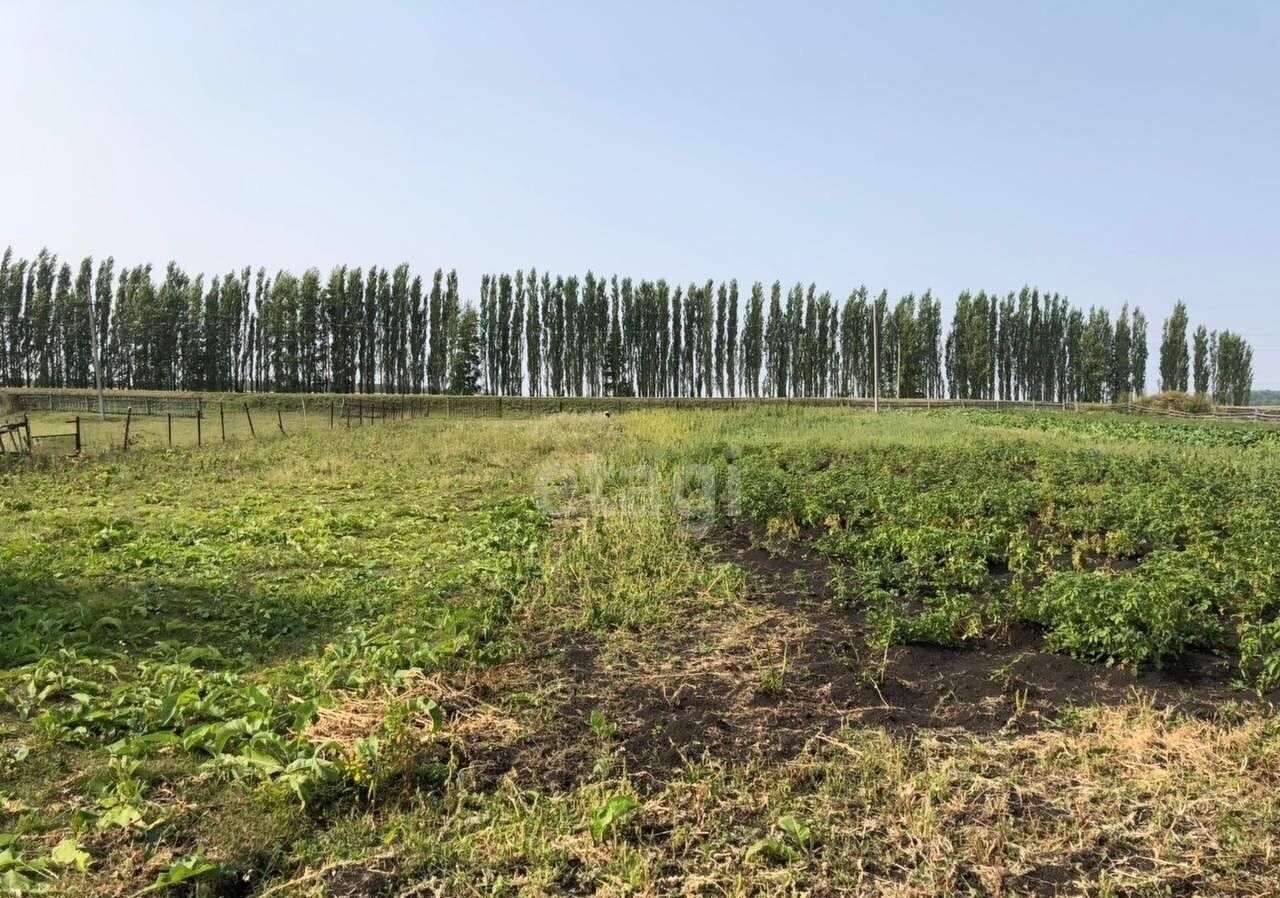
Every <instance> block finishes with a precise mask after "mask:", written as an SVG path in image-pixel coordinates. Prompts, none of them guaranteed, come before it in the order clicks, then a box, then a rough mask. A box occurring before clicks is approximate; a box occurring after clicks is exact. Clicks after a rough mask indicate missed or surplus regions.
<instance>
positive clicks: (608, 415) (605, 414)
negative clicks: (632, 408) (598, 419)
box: [604, 412, 613, 418]
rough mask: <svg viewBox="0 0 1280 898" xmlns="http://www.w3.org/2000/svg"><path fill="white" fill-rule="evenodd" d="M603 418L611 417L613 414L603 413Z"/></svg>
mask: <svg viewBox="0 0 1280 898" xmlns="http://www.w3.org/2000/svg"><path fill="white" fill-rule="evenodd" d="M604 416H605V417H606V418H609V417H612V416H613V412H605V413H604Z"/></svg>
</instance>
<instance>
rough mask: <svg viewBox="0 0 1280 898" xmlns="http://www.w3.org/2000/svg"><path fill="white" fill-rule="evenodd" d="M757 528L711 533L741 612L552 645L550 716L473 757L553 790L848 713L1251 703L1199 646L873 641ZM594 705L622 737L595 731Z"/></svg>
mask: <svg viewBox="0 0 1280 898" xmlns="http://www.w3.org/2000/svg"><path fill="white" fill-rule="evenodd" d="M759 536H760V534H759V532H758V531H756V530H755V529H753V528H750V527H747V526H740V527H738V528H735V529H722V530H717V531H713V532H711V533H710V534H708V535H707V536H706V537H705V539H706V544H707V547H708V551H709V552H711V553H712V555H713V557H714V558H715V559H716V560H718V561H722V562H732V563H733V564H736V565H738V566H739V567H741V568H742V569H743V570H744V571H745V572H746V574H747V583H748V599H749V603H750V604H749V606H748V607H747V608H744V609H741V613H740V614H738V615H732V614H731V615H730V618H729V619H725V618H724V616H723V615H721V616H717V615H715V614H712V615H707V616H705V617H704V618H699V617H697V616H696V615H691V616H690V617H689V619H688V620H687V621H683V620H682V621H680V622H673V623H672V625H670V626H668V627H665V628H663V630H662V631H661V632H660V633H659V634H657V635H656V636H655V635H654V634H643V635H641V636H639V637H637V636H635V635H625V634H624V635H620V636H619V637H617V638H615V639H612V640H610V645H609V647H608V650H607V651H606V649H605V647H604V646H603V645H602V644H601V643H600V642H599V641H598V640H597V639H596V638H595V637H594V636H592V635H590V634H579V635H576V636H574V637H571V641H569V642H567V643H563V642H562V643H559V644H555V643H551V644H549V645H548V646H547V649H548V664H547V665H546V666H545V667H544V668H543V671H544V675H545V676H548V677H550V678H551V693H550V705H551V712H550V714H549V716H548V717H547V719H546V720H545V721H544V725H542V726H539V727H536V728H534V730H533V731H532V732H530V733H529V734H528V735H527V736H526V738H524V740H523V741H522V742H520V743H519V744H517V745H511V746H506V747H505V748H501V749H495V751H494V752H492V753H486V755H485V756H484V757H483V758H480V757H477V758H475V759H474V760H475V761H476V763H477V765H478V766H477V771H487V773H488V774H489V775H501V774H502V773H505V772H506V771H508V770H515V771H516V772H517V775H519V776H520V778H521V779H522V780H523V781H525V782H531V783H532V784H537V785H541V786H545V787H549V788H552V789H557V790H559V789H565V788H570V787H572V786H573V785H574V784H576V783H579V782H582V781H584V780H586V779H588V778H589V777H590V776H591V772H592V767H593V764H595V763H596V761H597V760H598V759H599V758H600V757H601V756H602V755H613V756H614V757H617V758H620V759H621V760H623V761H625V764H626V767H627V770H628V771H629V772H630V773H631V774H632V775H633V777H635V778H636V779H638V780H640V781H641V782H643V781H644V780H645V779H652V780H654V781H661V780H663V779H665V778H666V777H667V775H668V774H669V773H670V772H671V771H672V770H674V769H678V768H680V767H682V766H683V765H684V764H685V763H686V762H688V761H699V760H702V759H703V758H707V759H711V760H719V761H722V762H726V763H744V762H748V761H750V760H761V761H776V760H785V759H788V758H790V757H794V756H795V755H796V754H798V753H799V752H800V751H801V750H802V749H803V748H804V746H805V745H806V744H808V743H810V742H811V741H813V740H821V739H822V738H823V737H824V736H826V735H829V734H831V733H834V732H835V731H837V730H839V729H840V728H842V727H844V726H867V727H875V728H882V729H885V730H887V731H889V732H891V733H895V734H899V735H903V736H910V735H911V734H914V733H916V732H918V731H922V730H928V731H930V732H934V733H941V734H947V733H951V734H955V735H963V734H966V733H967V734H993V733H999V732H1008V733H1016V732H1025V731H1028V730H1032V729H1035V728H1037V727H1041V726H1045V725H1046V724H1049V723H1051V722H1053V721H1055V720H1058V719H1060V717H1061V715H1062V713H1063V712H1064V711H1065V710H1066V709H1068V708H1070V707H1072V706H1088V705H1093V704H1103V705H1118V704H1121V703H1124V702H1127V701H1131V700H1132V699H1133V696H1134V694H1135V690H1137V691H1139V692H1141V693H1143V694H1144V695H1146V696H1147V697H1148V698H1149V700H1150V701H1151V702H1152V703H1153V704H1154V705H1155V706H1156V707H1158V708H1170V707H1173V708H1177V709H1178V710H1179V711H1182V712H1185V713H1189V714H1194V715H1201V716H1213V715H1215V714H1217V713H1219V711H1220V709H1221V708H1222V706H1223V704H1224V703H1226V702H1230V701H1236V702H1244V701H1247V700H1248V697H1247V696H1246V695H1245V694H1243V693H1240V692H1238V691H1236V690H1233V689H1232V688H1231V686H1230V680H1231V675H1232V672H1231V670H1230V668H1229V666H1228V665H1227V664H1226V663H1225V662H1224V661H1223V660H1222V659H1219V658H1215V657H1213V656H1210V655H1193V656H1191V657H1189V658H1187V659H1184V661H1183V662H1182V663H1181V664H1180V665H1178V666H1176V667H1172V668H1166V669H1164V670H1153V669H1144V670H1141V671H1139V672H1137V673H1133V672H1130V671H1126V670H1122V669H1119V668H1111V667H1106V666H1105V665H1098V664H1089V663H1085V662H1080V661H1075V660H1073V659H1071V658H1069V657H1066V656H1065V655H1059V654H1055V653H1053V652H1049V651H1047V650H1046V649H1045V647H1044V642H1043V639H1042V638H1041V636H1040V634H1039V633H1038V632H1037V631H1035V630H1034V629H1033V628H1031V627H1017V628H1014V629H1012V630H1011V631H1010V632H1009V633H1008V634H1006V635H1005V636H1004V637H1003V638H1001V639H998V640H996V639H991V640H986V641H983V642H980V643H978V644H976V645H973V646H970V647H966V648H962V649H950V648H943V647H939V646H930V645H908V646H895V647H893V648H891V649H890V650H889V651H888V653H887V654H886V653H884V652H883V651H876V650H873V649H870V648H869V647H868V646H867V642H866V638H867V635H868V634H869V632H870V626H869V624H868V622H867V620H866V618H865V616H864V615H863V614H862V613H861V612H853V611H841V610H837V609H835V608H834V607H833V606H832V604H831V602H830V599H831V598H832V596H831V593H830V589H829V587H828V586H827V583H828V580H829V579H830V570H829V562H828V560H827V559H825V558H823V557H822V556H821V555H819V554H818V553H817V552H815V551H813V550H811V549H809V548H807V547H806V546H805V545H804V544H803V543H801V542H798V541H797V542H790V543H787V544H785V545H784V546H783V547H782V548H781V549H779V547H778V546H777V544H776V540H775V541H774V543H773V544H772V545H771V547H770V549H765V548H763V547H762V545H761V540H760V539H759ZM557 638H561V639H562V638H563V636H560V637H557ZM495 698H496V696H495ZM593 711H599V712H600V713H601V714H603V715H604V718H605V719H606V720H607V722H608V723H609V724H611V725H612V726H614V727H616V729H617V734H616V736H614V737H612V738H608V737H606V738H600V737H599V736H597V734H595V733H594V732H593V729H592V727H591V724H590V721H591V716H592V712H593ZM1043 873H1044V875H1045V876H1046V877H1049V878H1051V877H1052V871H1043Z"/></svg>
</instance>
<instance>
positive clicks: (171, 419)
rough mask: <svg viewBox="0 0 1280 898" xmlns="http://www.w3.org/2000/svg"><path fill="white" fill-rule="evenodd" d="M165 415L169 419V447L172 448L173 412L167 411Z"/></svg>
mask: <svg viewBox="0 0 1280 898" xmlns="http://www.w3.org/2000/svg"><path fill="white" fill-rule="evenodd" d="M166 417H167V418H168V419H169V448H170V449H172V448H173V412H169V413H168V414H167V415H166Z"/></svg>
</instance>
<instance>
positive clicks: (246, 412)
mask: <svg viewBox="0 0 1280 898" xmlns="http://www.w3.org/2000/svg"><path fill="white" fill-rule="evenodd" d="M244 416H245V417H246V418H248V419H249V436H251V437H253V438H254V439H257V437H258V434H257V432H256V431H255V430H254V429H253V415H251V414H249V403H247V402H246V403H245V404H244Z"/></svg>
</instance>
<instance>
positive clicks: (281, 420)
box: [276, 405, 284, 433]
mask: <svg viewBox="0 0 1280 898" xmlns="http://www.w3.org/2000/svg"><path fill="white" fill-rule="evenodd" d="M276 421H277V422H278V423H279V425H280V432H281V433H284V413H283V412H281V411H280V406H278V405H277V406H276Z"/></svg>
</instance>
